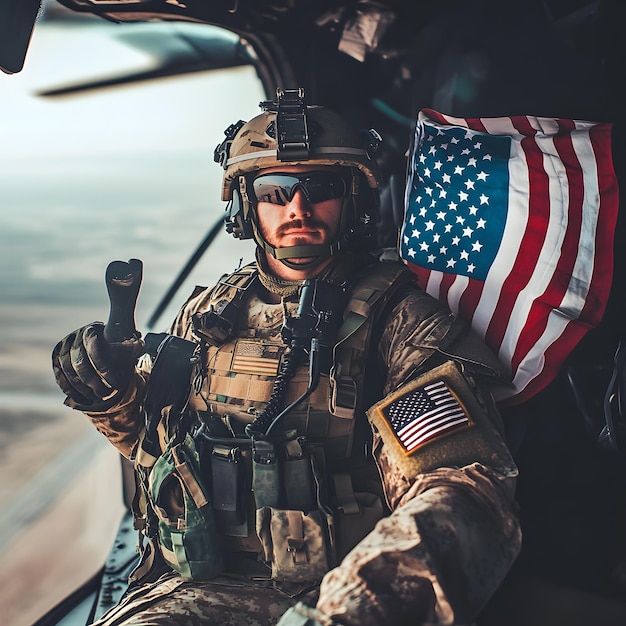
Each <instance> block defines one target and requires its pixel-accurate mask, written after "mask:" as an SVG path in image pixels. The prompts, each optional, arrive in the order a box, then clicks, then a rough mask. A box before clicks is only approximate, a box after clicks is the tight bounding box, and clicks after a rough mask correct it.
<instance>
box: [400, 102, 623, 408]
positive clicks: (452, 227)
mask: <svg viewBox="0 0 626 626" xmlns="http://www.w3.org/2000/svg"><path fill="white" fill-rule="evenodd" d="M405 208H406V210H405V221H404V225H403V228H402V232H401V235H400V237H401V238H400V255H401V256H402V258H403V259H404V260H405V261H406V262H407V264H408V266H409V267H410V269H412V270H413V271H414V272H415V273H416V274H417V275H418V276H419V280H420V284H421V286H422V287H423V288H424V289H425V290H426V291H427V292H428V293H429V294H431V295H433V296H434V297H436V298H438V299H440V300H442V301H443V302H446V303H447V304H448V306H449V307H450V309H451V310H452V311H453V312H454V313H457V314H458V315H459V316H461V317H463V318H465V319H466V320H468V321H469V322H470V323H471V325H472V327H473V328H474V330H475V331H477V333H478V334H479V335H480V336H481V337H483V338H484V339H485V341H486V343H487V344H488V345H489V346H491V348H492V349H493V350H494V351H495V352H496V353H497V354H498V356H499V358H500V360H501V361H502V362H503V363H504V364H505V365H507V366H508V367H509V368H510V371H511V375H512V378H513V388H512V389H506V390H504V391H503V392H502V393H501V395H500V396H498V399H499V400H501V401H502V400H507V401H509V402H521V401H523V400H525V399H527V398H529V397H531V396H532V395H534V394H536V393H537V392H538V391H540V390H541V389H543V388H544V387H545V386H546V385H547V384H548V383H549V382H550V381H551V380H552V379H553V378H554V377H555V376H556V374H557V372H558V370H559V368H560V367H561V365H562V364H563V361H564V360H565V358H566V357H567V355H568V354H569V353H570V352H571V350H572V349H573V348H574V346H575V345H576V344H577V342H578V341H579V340H580V339H581V338H582V337H583V335H584V334H585V333H586V332H587V330H588V329H589V328H591V327H593V326H595V325H597V323H598V322H599V321H600V319H601V317H602V315H603V313H604V309H605V306H606V302H607V299H608V294H609V290H610V286H611V280H612V273H613V231H614V228H615V223H616V219H617V208H618V190H617V180H616V177H615V173H614V170H613V164H612V159H611V125H610V124H596V123H593V122H585V121H572V120H565V119H552V118H543V117H530V116H517V117H503V118H480V119H478V118H475V119H461V118H454V117H449V116H447V115H442V114H440V113H437V112H436V111H433V110H430V109H425V110H423V111H421V112H420V114H419V116H418V123H417V126H416V131H415V139H414V142H413V148H412V150H411V157H410V163H409V177H408V182H407V189H406V197H405ZM513 396H514V398H513Z"/></svg>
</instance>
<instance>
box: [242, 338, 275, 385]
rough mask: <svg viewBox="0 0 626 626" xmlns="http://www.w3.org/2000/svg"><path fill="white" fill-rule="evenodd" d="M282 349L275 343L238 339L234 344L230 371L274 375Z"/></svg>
mask: <svg viewBox="0 0 626 626" xmlns="http://www.w3.org/2000/svg"><path fill="white" fill-rule="evenodd" d="M281 355H282V350H281V348H280V346H278V345H276V344H266V343H262V342H259V341H254V340H249V339H240V340H239V341H237V343H236V345H235V350H234V353H233V360H232V364H231V371H233V372H237V373H240V374H261V375H263V376H276V375H277V374H278V368H279V366H280V357H281Z"/></svg>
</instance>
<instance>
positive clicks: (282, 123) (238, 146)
mask: <svg viewBox="0 0 626 626" xmlns="http://www.w3.org/2000/svg"><path fill="white" fill-rule="evenodd" d="M276 95H277V97H276V100H275V101H265V102H261V103H260V105H259V106H260V107H261V108H262V109H263V113H261V114H260V115H258V116H256V117H254V118H253V119H252V120H250V121H249V122H244V121H241V120H240V121H239V122H237V123H236V124H232V125H231V126H229V127H228V128H227V129H226V130H225V131H224V134H225V135H226V138H225V139H224V141H223V142H222V143H221V144H220V145H218V146H217V148H216V149H215V161H216V162H218V163H220V164H221V165H222V167H223V168H224V177H223V184H222V200H225V201H228V205H227V207H226V218H225V220H224V221H225V225H226V230H227V231H228V232H230V233H231V234H232V235H233V236H234V237H236V238H238V239H251V238H254V240H255V241H256V243H257V245H258V246H260V247H261V248H262V249H263V250H265V252H266V253H268V254H270V255H272V256H273V257H275V258H276V259H278V260H280V261H281V262H282V263H284V264H285V265H287V266H289V267H294V266H293V265H292V264H291V263H290V262H289V261H288V260H287V259H289V258H309V259H311V261H310V262H308V263H307V264H306V266H307V267H310V266H312V265H315V264H317V263H319V262H321V261H322V260H323V259H326V258H328V257H329V256H331V255H334V254H337V252H338V251H339V250H341V249H342V248H343V246H344V244H345V243H346V241H348V240H349V239H350V238H351V236H352V235H354V234H355V233H363V232H365V231H366V230H368V229H369V228H371V226H372V225H373V224H372V222H373V218H374V212H375V211H374V209H375V207H374V206H373V203H372V202H371V201H370V202H369V203H368V204H369V206H365V205H366V203H364V202H361V201H360V198H359V196H363V195H365V194H363V191H364V189H361V190H360V189H359V184H361V186H363V185H365V187H367V188H369V189H376V188H377V187H378V185H379V182H380V175H379V172H378V167H377V164H376V161H375V160H374V159H373V158H372V157H373V154H374V152H375V151H376V149H377V147H378V144H379V143H380V141H381V138H380V136H379V135H378V133H377V132H376V131H374V130H370V131H368V132H367V133H365V134H364V133H361V132H358V131H357V130H356V129H354V128H352V127H351V126H350V125H349V124H348V123H347V122H346V121H345V120H344V119H343V118H342V117H341V116H339V115H338V114H336V113H334V112H333V111H331V110H329V109H327V108H325V107H322V106H308V105H306V103H305V100H304V89H302V88H300V89H286V90H281V89H278V90H277V92H276ZM281 165H287V166H288V167H289V166H292V165H320V166H342V167H345V168H347V169H348V171H350V173H351V183H350V184H351V189H350V192H349V194H348V195H347V197H346V198H345V199H344V202H343V206H342V209H341V216H340V220H339V229H338V232H337V235H336V236H335V238H334V240H333V241H331V242H328V243H327V244H317V245H308V246H291V247H288V248H274V247H273V246H272V245H271V244H269V243H268V242H267V241H266V240H265V239H264V237H263V235H262V234H261V231H260V229H259V226H258V223H257V216H256V207H255V205H254V202H253V201H251V198H250V194H249V193H248V183H249V181H250V178H251V175H253V174H254V173H255V172H257V171H259V170H263V169H266V168H275V167H279V166H281ZM368 195H369V196H370V200H371V197H372V195H373V194H368ZM298 267H303V266H302V265H299V266H298Z"/></svg>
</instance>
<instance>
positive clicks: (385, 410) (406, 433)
mask: <svg viewBox="0 0 626 626" xmlns="http://www.w3.org/2000/svg"><path fill="white" fill-rule="evenodd" d="M403 391H404V393H403V394H402V395H399V396H395V397H391V398H389V399H388V401H387V402H386V403H383V404H380V405H378V410H379V411H380V412H381V413H382V414H383V415H384V417H385V418H386V419H387V421H388V422H389V424H390V425H391V428H392V430H393V432H394V434H395V436H396V437H397V439H398V441H399V442H400V444H401V445H402V447H403V449H404V451H405V453H407V454H410V453H411V452H413V451H414V450H415V449H417V448H418V447H419V446H422V445H423V444H425V443H427V442H428V441H431V440H433V439H436V438H438V437H441V436H443V435H445V434H447V433H450V432H452V431H455V430H458V429H459V428H465V427H467V426H470V425H471V424H472V421H471V419H470V417H469V415H468V414H467V411H466V410H465V408H464V407H463V406H462V404H461V403H460V402H459V400H458V398H457V397H456V396H455V395H454V393H453V392H452V391H451V390H450V388H449V387H448V385H446V382H445V381H444V380H443V379H439V380H435V381H433V382H431V383H429V384H427V385H423V386H421V387H418V388H417V389H415V388H413V389H408V390H407V388H405V389H404V390H403Z"/></svg>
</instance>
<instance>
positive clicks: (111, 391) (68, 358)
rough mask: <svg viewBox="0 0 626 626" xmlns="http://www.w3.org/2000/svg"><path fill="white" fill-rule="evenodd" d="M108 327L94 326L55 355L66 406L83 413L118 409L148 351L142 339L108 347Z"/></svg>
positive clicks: (59, 346) (54, 364)
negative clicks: (115, 407) (119, 402)
mask: <svg viewBox="0 0 626 626" xmlns="http://www.w3.org/2000/svg"><path fill="white" fill-rule="evenodd" d="M103 332H104V324H102V322H94V323H93V324H89V325H87V326H83V327H82V328H79V329H78V330H76V331H74V332H73V333H70V334H69V335H67V337H65V338H64V339H62V340H61V341H60V342H59V343H58V344H57V345H56V346H55V348H54V350H53V351H52V369H53V371H54V376H55V378H56V381H57V384H58V385H59V387H60V388H61V389H62V391H63V393H65V395H66V396H67V398H66V400H65V404H67V405H68V406H70V407H72V408H75V409H79V410H83V411H84V410H93V411H99V410H106V409H107V408H109V407H111V406H114V405H115V403H116V401H117V400H118V399H119V397H120V395H122V394H123V393H124V392H125V391H126V389H127V387H128V384H129V382H130V379H131V377H132V374H133V371H134V367H135V364H136V362H137V358H138V357H139V355H140V354H141V353H142V352H143V350H144V342H143V341H142V340H141V338H140V335H138V336H136V337H134V338H132V339H129V340H127V341H123V342H119V343H107V342H106V341H105V340H104V337H103Z"/></svg>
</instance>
